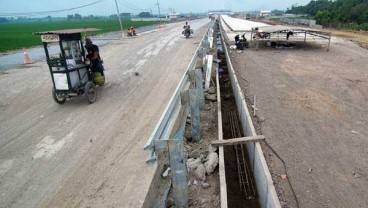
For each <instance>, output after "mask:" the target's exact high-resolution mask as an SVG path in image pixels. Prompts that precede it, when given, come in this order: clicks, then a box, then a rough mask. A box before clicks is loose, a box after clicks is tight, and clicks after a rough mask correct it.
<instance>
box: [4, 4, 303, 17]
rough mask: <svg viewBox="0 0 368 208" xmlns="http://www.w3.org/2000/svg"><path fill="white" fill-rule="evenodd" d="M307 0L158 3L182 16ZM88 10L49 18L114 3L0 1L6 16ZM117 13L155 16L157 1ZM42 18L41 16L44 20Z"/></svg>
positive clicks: (103, 10) (110, 7)
mask: <svg viewBox="0 0 368 208" xmlns="http://www.w3.org/2000/svg"><path fill="white" fill-rule="evenodd" d="M309 1H310V0H252V1H250V0H159V2H160V7H161V13H163V14H166V13H167V12H168V9H169V8H172V9H174V10H175V11H177V12H181V13H189V12H193V13H197V12H207V11H208V10H213V9H229V10H232V11H250V10H273V9H282V10H285V9H286V8H288V7H290V6H291V5H292V4H298V5H305V4H307V3H308V2H309ZM95 2H97V3H96V4H93V5H91V6H87V7H83V8H78V9H75V10H69V11H67V12H57V13H56V12H50V13H48V14H47V15H51V16H66V15H67V14H74V13H79V14H82V15H90V14H93V15H110V14H113V13H116V7H115V1H114V0H101V1H98V0H0V5H1V6H0V15H1V16H4V14H8V13H28V12H43V11H55V10H63V9H69V8H74V7H79V6H83V5H86V4H90V3H95ZM117 2H118V6H119V9H120V12H121V13H122V12H130V13H135V14H138V13H140V12H141V11H143V10H145V11H150V9H152V12H153V13H155V14H156V13H158V9H157V5H156V6H155V4H156V3H157V0H117ZM47 15H44V14H42V15H41V16H47Z"/></svg>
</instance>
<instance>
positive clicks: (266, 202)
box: [219, 27, 281, 208]
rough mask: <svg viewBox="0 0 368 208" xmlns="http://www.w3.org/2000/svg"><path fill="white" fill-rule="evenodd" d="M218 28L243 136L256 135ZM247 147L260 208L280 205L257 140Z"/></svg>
mask: <svg viewBox="0 0 368 208" xmlns="http://www.w3.org/2000/svg"><path fill="white" fill-rule="evenodd" d="M220 28H221V42H222V46H223V49H224V52H225V54H226V60H227V66H228V71H229V76H230V80H231V86H232V89H233V93H234V97H235V100H236V106H237V109H238V114H239V119H240V122H241V125H242V130H243V131H244V132H243V134H244V135H245V136H256V135H257V134H256V130H255V128H254V126H253V122H252V119H251V117H250V114H249V111H248V108H247V103H246V100H245V97H244V94H243V91H242V89H241V88H240V85H239V82H238V79H237V77H236V74H235V71H234V68H233V65H232V63H231V60H230V56H229V53H228V49H227V46H226V43H225V42H224V36H223V29H222V27H220ZM219 123H220V122H219ZM219 133H220V132H219ZM219 135H220V134H219ZM247 149H248V152H249V158H250V163H251V168H252V171H253V173H254V178H255V181H256V186H257V190H258V195H259V201H260V204H261V207H262V208H271V207H277V208H278V207H281V205H280V201H279V199H278V197H277V194H276V190H275V187H274V185H273V181H272V178H271V174H270V171H269V169H268V166H267V163H266V160H265V158H264V155H263V151H262V148H261V145H260V144H259V142H256V143H250V144H247ZM221 195H222V194H221Z"/></svg>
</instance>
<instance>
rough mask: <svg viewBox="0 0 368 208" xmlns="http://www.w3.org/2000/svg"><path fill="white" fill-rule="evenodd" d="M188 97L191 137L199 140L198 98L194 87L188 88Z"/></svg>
mask: <svg viewBox="0 0 368 208" xmlns="http://www.w3.org/2000/svg"><path fill="white" fill-rule="evenodd" d="M189 97H190V113H191V124H192V138H193V140H194V141H196V142H199V141H200V140H201V126H200V111H199V99H198V97H197V93H196V89H189Z"/></svg>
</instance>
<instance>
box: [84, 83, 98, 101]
mask: <svg viewBox="0 0 368 208" xmlns="http://www.w3.org/2000/svg"><path fill="white" fill-rule="evenodd" d="M84 93H85V94H86V96H87V99H88V102H89V103H91V104H92V103H94V102H95V101H96V98H97V92H96V85H95V84H94V83H93V82H87V84H86V86H85V87H84Z"/></svg>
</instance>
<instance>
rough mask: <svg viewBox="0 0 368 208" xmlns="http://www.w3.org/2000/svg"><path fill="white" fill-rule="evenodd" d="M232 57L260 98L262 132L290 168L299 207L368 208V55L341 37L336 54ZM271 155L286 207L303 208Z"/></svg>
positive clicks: (315, 51) (307, 51)
mask: <svg viewBox="0 0 368 208" xmlns="http://www.w3.org/2000/svg"><path fill="white" fill-rule="evenodd" d="M231 54H232V55H231V56H232V61H233V63H234V67H235V69H236V71H237V76H238V77H239V80H240V83H241V85H242V88H243V89H245V91H246V94H247V96H248V97H249V98H250V100H251V101H253V95H254V94H256V97H257V102H256V103H257V108H258V109H259V110H258V112H257V114H258V118H261V117H263V118H264V121H263V122H262V123H261V133H262V134H264V135H265V136H266V138H267V141H268V142H269V143H270V145H271V146H272V147H273V148H274V149H275V150H276V152H277V153H278V154H279V155H280V156H281V157H282V158H283V160H284V161H285V162H286V166H287V168H288V176H287V177H289V178H290V180H291V182H292V186H293V188H294V190H295V192H296V195H297V197H298V199H299V203H300V206H301V207H368V191H367V187H368V139H367V136H368V128H367V126H368V50H366V49H363V48H361V47H359V46H358V45H356V44H354V43H352V42H349V41H344V40H342V39H338V38H334V39H333V41H332V44H331V50H330V52H326V50H325V49H323V48H318V47H309V48H303V47H300V48H293V49H270V48H268V49H267V48H263V49H260V50H258V51H255V50H253V49H247V50H245V51H244V52H243V53H241V54H238V53H236V52H235V51H232V53H231ZM241 77H242V78H241ZM258 120H263V119H262V118H261V119H258ZM265 156H266V157H267V158H268V162H269V166H270V170H271V172H272V175H273V179H274V182H276V183H277V186H278V187H279V188H278V190H277V191H278V195H279V196H280V200H281V203H282V204H283V205H284V206H285V207H296V203H295V200H294V197H293V195H292V193H291V191H290V187H289V186H288V184H287V180H286V179H281V178H280V175H281V174H285V173H284V170H283V166H282V163H281V162H280V160H279V159H278V158H277V157H276V156H275V154H274V153H272V152H270V151H269V149H267V150H266V152H265Z"/></svg>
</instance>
